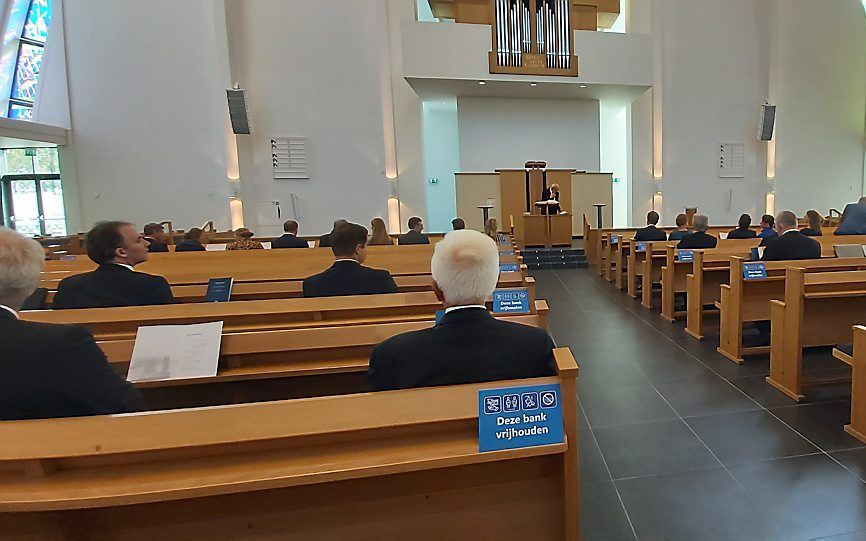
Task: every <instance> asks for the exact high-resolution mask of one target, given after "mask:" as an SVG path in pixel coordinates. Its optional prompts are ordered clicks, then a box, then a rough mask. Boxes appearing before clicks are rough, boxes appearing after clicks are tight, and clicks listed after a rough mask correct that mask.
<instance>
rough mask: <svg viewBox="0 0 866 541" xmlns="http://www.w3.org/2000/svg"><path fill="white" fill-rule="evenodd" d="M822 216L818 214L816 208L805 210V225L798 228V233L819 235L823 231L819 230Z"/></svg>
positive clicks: (812, 235) (822, 219)
mask: <svg viewBox="0 0 866 541" xmlns="http://www.w3.org/2000/svg"><path fill="white" fill-rule="evenodd" d="M823 221H824V218H823V217H822V216H821V215H820V214H818V211H817V210H808V211H806V227H804V228H803V229H801V230H800V233H802V234H804V235H806V236H807V237H821V236H823V235H824V233H823V232H822V231H821V223H822V222H823Z"/></svg>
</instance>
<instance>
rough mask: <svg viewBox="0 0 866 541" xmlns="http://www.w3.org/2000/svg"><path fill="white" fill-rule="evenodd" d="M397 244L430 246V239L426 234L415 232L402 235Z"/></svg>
mask: <svg viewBox="0 0 866 541" xmlns="http://www.w3.org/2000/svg"><path fill="white" fill-rule="evenodd" d="M397 244H430V239H428V238H427V235H425V234H424V233H419V232H417V231H414V230H413V231H409V232H408V233H404V234H402V235H400V238H398V239H397Z"/></svg>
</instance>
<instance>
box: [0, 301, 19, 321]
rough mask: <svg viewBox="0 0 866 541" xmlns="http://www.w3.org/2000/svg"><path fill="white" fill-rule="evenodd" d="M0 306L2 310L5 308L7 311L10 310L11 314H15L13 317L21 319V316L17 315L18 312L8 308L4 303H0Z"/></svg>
mask: <svg viewBox="0 0 866 541" xmlns="http://www.w3.org/2000/svg"><path fill="white" fill-rule="evenodd" d="M0 308H2V309H3V310H7V311H9V312H12V315H13V316H15V319H21V318H19V317H18V312H16V311H15V310H13V309H11V308H9V307H8V306H6V305H5V304H0Z"/></svg>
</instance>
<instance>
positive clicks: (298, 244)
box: [271, 220, 309, 248]
mask: <svg viewBox="0 0 866 541" xmlns="http://www.w3.org/2000/svg"><path fill="white" fill-rule="evenodd" d="M283 231H285V232H286V234H285V235H283V236H282V237H280V238H278V239H274V240H273V241H272V242H271V248H308V247H309V245H308V244H307V241H305V240H304V239H299V238H298V222H296V221H294V220H288V221H287V222H286V223H284V224H283Z"/></svg>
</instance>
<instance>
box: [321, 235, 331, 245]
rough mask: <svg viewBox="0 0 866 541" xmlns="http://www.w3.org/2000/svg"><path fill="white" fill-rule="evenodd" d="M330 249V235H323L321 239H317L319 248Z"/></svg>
mask: <svg viewBox="0 0 866 541" xmlns="http://www.w3.org/2000/svg"><path fill="white" fill-rule="evenodd" d="M330 247H331V234H330V233H325V234H324V235H322V236H321V237H319V248H330Z"/></svg>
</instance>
